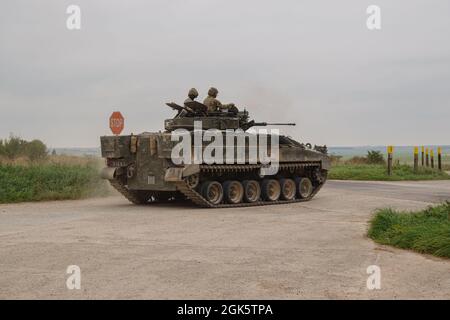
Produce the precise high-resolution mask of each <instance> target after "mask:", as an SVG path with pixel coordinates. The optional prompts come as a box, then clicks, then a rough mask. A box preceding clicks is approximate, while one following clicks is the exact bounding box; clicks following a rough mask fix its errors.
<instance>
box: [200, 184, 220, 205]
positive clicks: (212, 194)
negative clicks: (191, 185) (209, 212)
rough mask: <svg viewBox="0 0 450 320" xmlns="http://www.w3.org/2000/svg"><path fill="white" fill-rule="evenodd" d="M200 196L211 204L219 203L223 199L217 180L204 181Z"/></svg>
mask: <svg viewBox="0 0 450 320" xmlns="http://www.w3.org/2000/svg"><path fill="white" fill-rule="evenodd" d="M201 189H202V196H203V197H204V198H205V199H206V200H208V201H209V202H210V203H212V204H219V203H221V202H222V199H223V188H222V185H221V184H220V183H219V182H217V181H206V182H204V183H203V184H202V188H201Z"/></svg>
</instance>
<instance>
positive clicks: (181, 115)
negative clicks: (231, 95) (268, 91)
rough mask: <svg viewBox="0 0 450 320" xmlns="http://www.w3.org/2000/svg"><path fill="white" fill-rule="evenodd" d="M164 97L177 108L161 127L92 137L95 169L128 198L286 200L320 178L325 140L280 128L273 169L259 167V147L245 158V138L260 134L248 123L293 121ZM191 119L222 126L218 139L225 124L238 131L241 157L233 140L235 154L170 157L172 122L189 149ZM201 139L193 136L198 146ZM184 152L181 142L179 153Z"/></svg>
mask: <svg viewBox="0 0 450 320" xmlns="http://www.w3.org/2000/svg"><path fill="white" fill-rule="evenodd" d="M167 105H168V106H169V107H171V108H172V109H174V110H176V111H177V112H178V114H177V115H176V116H175V117H174V118H173V119H167V120H165V131H163V132H161V131H159V132H143V133H141V134H138V135H133V134H131V135H120V136H118V135H117V136H102V137H101V138H100V141H101V152H102V157H104V158H106V165H107V166H106V167H105V168H104V169H103V170H102V173H101V175H102V177H103V178H104V179H107V180H109V182H110V183H111V185H112V186H113V187H114V188H115V189H117V190H118V191H119V192H120V193H121V194H122V195H124V196H125V197H126V198H127V199H128V200H129V201H131V202H132V203H135V204H149V203H154V202H166V201H191V202H193V203H194V204H196V205H198V206H201V207H209V208H218V207H219V208H221V207H239V206H255V205H269V204H283V203H292V202H300V201H308V200H310V199H312V198H313V197H314V195H315V194H316V193H317V192H318V191H319V190H320V188H321V187H322V186H323V184H324V183H325V181H326V179H327V172H328V170H329V168H330V159H329V157H328V156H327V148H326V146H314V147H312V145H311V144H309V143H301V142H298V141H295V140H293V139H292V138H290V137H288V136H283V135H279V136H278V145H279V148H278V166H277V170H276V172H270V170H269V171H268V170H265V169H267V166H268V164H267V163H265V164H264V163H263V161H262V160H261V159H260V157H259V154H258V155H257V157H256V159H255V158H252V159H253V160H252V161H250V157H251V152H252V151H251V147H250V144H249V141H250V140H251V139H252V137H253V138H255V136H256V137H257V138H258V139H257V141H260V138H261V133H257V132H256V133H251V132H250V131H252V130H249V129H250V128H252V127H257V126H267V125H295V124H290V123H289V124H268V123H263V122H261V123H258V122H255V121H253V120H249V114H248V112H247V111H246V110H244V111H239V110H238V109H237V108H235V107H232V108H230V109H229V110H227V111H226V112H223V111H222V112H207V108H206V106H205V105H203V104H201V103H199V102H196V101H194V102H190V103H187V104H185V105H184V106H180V105H177V104H175V103H167ZM196 124H201V130H200V131H201V132H200V133H204V132H206V130H208V129H216V130H215V131H216V132H217V131H218V130H219V131H220V132H221V133H224V141H225V139H226V138H225V133H226V132H230V130H235V132H245V138H244V141H245V144H244V146H243V149H241V150H243V154H244V157H242V153H241V158H240V160H239V159H238V153H239V152H238V151H237V148H238V147H237V146H234V147H233V148H232V150H233V151H235V152H232V157H233V158H232V159H234V160H235V161H223V162H215V163H207V162H206V161H205V160H204V159H202V158H201V157H200V158H197V161H184V162H183V161H180V159H178V158H176V157H175V158H174V153H173V148H174V147H175V146H176V145H177V144H179V143H180V142H179V140H177V139H173V136H174V133H177V132H179V131H180V130H177V129H183V130H182V131H183V132H184V134H185V136H186V135H187V136H189V137H192V140H190V141H191V142H189V143H190V145H189V147H190V148H191V151H192V152H188V153H187V154H188V157H191V158H193V157H194V154H195V153H196V151H195V149H196V147H195V146H194V141H195V134H196V133H198V131H199V129H198V128H196V127H195V126H196ZM233 139H234V138H233ZM269 140H270V141H272V139H269V135H266V140H265V141H269ZM253 141H254V140H253ZM207 144H208V143H207V142H205V141H203V140H201V147H200V153H201V151H202V150H204V149H205V148H207ZM241 147H242V144H241ZM223 148H224V150H223V155H225V154H226V152H227V151H226V150H225V148H228V147H227V146H226V144H225V143H224V146H223ZM267 149H270V147H267ZM184 152H186V150H185V151H183V155H182V156H184ZM215 152H217V150H216V151H214V152H213V153H215ZM268 153H269V152H268ZM180 156H181V155H180ZM198 159H200V160H198ZM228 160H229V159H228ZM268 172H269V173H268Z"/></svg>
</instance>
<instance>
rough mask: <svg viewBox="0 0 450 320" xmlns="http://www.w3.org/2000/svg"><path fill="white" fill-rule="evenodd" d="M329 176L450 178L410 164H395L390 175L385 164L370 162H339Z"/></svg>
mask: <svg viewBox="0 0 450 320" xmlns="http://www.w3.org/2000/svg"><path fill="white" fill-rule="evenodd" d="M328 177H329V178H330V179H336V180H378V181H399V180H443V179H444V180H445V179H450V175H448V174H446V173H445V172H442V171H439V170H437V169H431V168H422V167H420V168H419V170H418V172H414V169H413V167H411V166H408V165H396V166H394V168H393V172H392V175H391V176H389V175H388V174H387V168H386V166H385V165H370V164H359V165H358V164H337V165H334V166H332V167H331V170H330V172H329V176H328Z"/></svg>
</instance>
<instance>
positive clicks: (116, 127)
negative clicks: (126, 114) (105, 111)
mask: <svg viewBox="0 0 450 320" xmlns="http://www.w3.org/2000/svg"><path fill="white" fill-rule="evenodd" d="M124 123H125V119H124V118H123V116H122V114H121V113H120V112H119V111H115V112H113V113H112V114H111V116H110V117H109V127H110V128H111V131H112V133H114V134H120V133H121V132H122V130H123V127H124Z"/></svg>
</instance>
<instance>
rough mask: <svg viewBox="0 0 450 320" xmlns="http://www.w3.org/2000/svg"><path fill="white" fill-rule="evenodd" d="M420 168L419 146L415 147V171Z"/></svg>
mask: <svg viewBox="0 0 450 320" xmlns="http://www.w3.org/2000/svg"><path fill="white" fill-rule="evenodd" d="M418 170H419V147H414V171H415V172H417V171H418Z"/></svg>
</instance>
